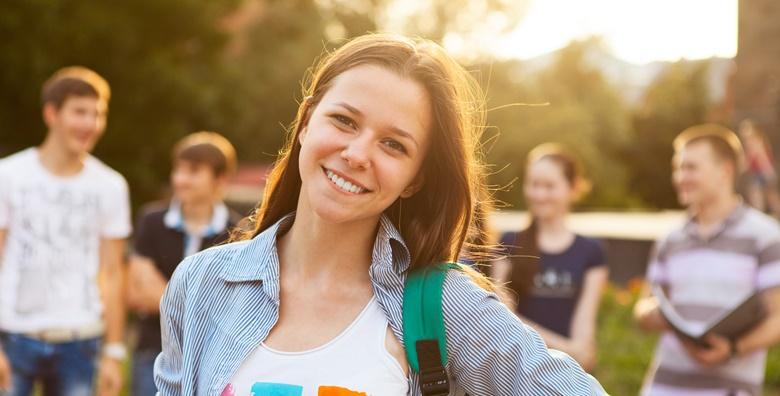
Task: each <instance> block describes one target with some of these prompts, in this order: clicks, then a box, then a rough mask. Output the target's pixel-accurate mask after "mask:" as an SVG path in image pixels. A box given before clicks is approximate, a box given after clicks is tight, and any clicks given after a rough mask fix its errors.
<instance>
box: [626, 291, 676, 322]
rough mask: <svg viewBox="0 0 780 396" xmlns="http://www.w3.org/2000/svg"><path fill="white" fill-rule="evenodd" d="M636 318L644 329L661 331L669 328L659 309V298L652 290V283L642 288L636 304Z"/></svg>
mask: <svg viewBox="0 0 780 396" xmlns="http://www.w3.org/2000/svg"><path fill="white" fill-rule="evenodd" d="M634 319H635V320H636V322H637V323H638V324H639V327H640V328H641V329H642V330H644V331H649V332H660V331H664V330H666V329H668V328H669V324H667V323H666V320H665V319H664V317H663V315H661V310H659V309H658V300H657V299H656V298H655V296H653V294H652V293H651V292H650V285H649V284H645V285H644V287H643V288H642V292H641V294H640V297H639V300H637V302H636V304H635V305H634Z"/></svg>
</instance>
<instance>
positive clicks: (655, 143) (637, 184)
mask: <svg viewBox="0 0 780 396" xmlns="http://www.w3.org/2000/svg"><path fill="white" fill-rule="evenodd" d="M707 70H708V63H707V61H697V62H689V61H679V62H676V63H674V64H671V65H670V66H669V67H668V68H667V69H666V71H664V72H663V73H661V74H660V75H659V76H658V78H656V80H655V81H654V82H653V84H652V85H651V86H650V87H649V88H648V89H647V92H646V93H645V97H644V100H643V103H642V104H641V106H640V107H639V108H637V109H636V110H635V111H634V115H633V117H632V124H633V128H632V130H633V132H632V138H631V144H630V145H628V146H626V148H625V149H624V151H623V161H624V162H625V163H626V165H627V167H628V170H629V173H630V175H631V177H630V179H629V180H630V181H629V188H630V189H631V191H634V192H635V193H636V194H637V195H638V196H639V197H640V198H641V200H642V202H643V203H644V205H645V206H650V207H654V208H677V207H678V204H677V199H676V196H675V193H674V189H673V187H672V184H671V174H672V173H671V172H672V167H671V160H672V154H673V152H674V150H673V148H672V142H673V141H674V138H675V137H676V136H677V135H678V134H679V133H680V132H682V131H683V130H684V129H685V128H688V127H690V126H692V125H696V124H700V123H702V122H705V121H706V119H707V114H708V112H709V109H710V103H709V93H708V88H707V84H706V76H707Z"/></svg>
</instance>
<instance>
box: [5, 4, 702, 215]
mask: <svg viewBox="0 0 780 396" xmlns="http://www.w3.org/2000/svg"><path fill="white" fill-rule="evenodd" d="M466 3H468V4H467V5H466ZM252 4H255V5H257V6H258V7H259V8H258V9H256V10H255V14H252V13H251V12H250V11H251V10H250V8H251V7H250V6H251V5H252ZM457 4H459V5H460V6H453V4H452V3H451V2H441V1H436V2H432V3H428V4H426V5H418V7H417V8H418V10H417V11H418V12H417V13H415V14H413V15H410V16H409V17H408V18H406V19H405V20H404V21H402V22H404V23H402V24H401V25H408V26H404V27H403V29H405V31H406V32H408V33H426V34H427V35H428V37H433V38H435V39H440V40H442V39H444V37H445V36H446V35H447V34H448V33H455V34H466V33H468V32H464V31H463V29H462V27H463V26H464V24H466V25H469V23H467V22H468V21H472V22H474V23H476V22H475V21H479V22H480V23H479V24H478V25H479V26H482V25H490V24H491V23H492V22H491V21H493V20H494V19H492V18H493V17H492V16H495V15H497V13H503V14H502V15H503V18H504V20H503V22H502V23H503V24H504V25H506V26H513V25H514V24H515V23H517V21H518V20H520V19H521V17H522V15H523V13H524V10H525V5H524V4H525V3H524V2H506V1H503V0H485V1H479V2H458V3H457ZM391 5H392V3H391V2H390V1H389V0H364V1H352V0H290V1H271V0H269V1H260V2H250V1H248V0H215V1H209V2H202V1H198V0H170V1H165V2H159V1H153V0H137V1H132V2H119V3H115V2H85V1H78V0H64V1H53V0H25V1H21V0H11V1H6V2H0V37H2V39H0V51H1V52H2V53H3V54H4V60H3V68H2V69H0V84H2V86H3V88H4V89H3V90H2V92H0V122H2V123H3V125H4V126H5V127H4V128H2V129H0V155H5V154H9V153H11V152H14V151H17V150H19V149H21V148H24V147H27V146H30V145H35V144H38V143H39V142H40V141H41V140H42V139H43V136H44V127H43V124H42V122H41V117H40V103H39V99H38V96H39V89H40V86H41V84H42V83H43V81H44V80H45V79H46V78H47V77H48V76H50V75H51V73H52V72H54V71H55V70H56V69H58V68H60V67H62V66H66V65H71V64H82V65H85V66H87V67H91V68H93V69H95V70H96V71H98V72H99V73H100V74H102V75H104V76H105V77H106V78H107V79H108V81H109V82H110V83H111V86H112V89H113V93H114V95H113V98H112V102H111V105H110V109H111V113H110V116H109V126H108V130H107V133H106V135H105V137H104V138H103V139H102V141H101V142H100V143H99V145H98V147H97V149H96V155H97V156H98V157H99V158H101V159H103V160H104V161H105V162H107V163H108V164H109V165H110V166H112V167H114V168H116V169H117V170H119V171H120V172H121V173H123V174H124V175H125V176H126V177H127V179H128V181H129V183H130V186H131V190H132V191H131V192H132V195H133V202H134V205H135V206H137V205H139V204H141V203H143V202H145V201H148V200H150V199H154V198H157V197H159V195H160V190H161V186H164V185H166V184H167V183H166V182H167V179H168V171H169V151H170V148H171V147H172V145H173V143H174V142H175V141H176V140H177V139H179V138H180V137H182V136H184V135H185V134H188V133H191V132H194V131H196V130H204V129H207V130H216V131H218V132H221V133H223V134H224V135H226V136H227V137H228V138H229V139H231V140H232V141H233V142H234V143H235V145H236V147H237V149H238V153H239V158H240V159H241V160H242V161H246V162H270V161H272V160H273V158H274V156H275V154H276V153H277V151H278V150H279V148H280V146H281V142H282V141H283V137H284V135H285V127H286V126H287V125H288V124H289V123H290V121H291V120H292V119H293V117H294V116H295V112H296V109H297V102H298V101H300V100H301V94H300V92H301V90H300V88H301V86H300V85H301V76H303V75H304V74H305V72H306V70H307V69H308V68H309V67H310V66H311V65H312V61H313V60H314V59H315V58H317V57H318V56H319V55H320V54H321V53H322V51H323V50H326V49H331V48H334V47H335V46H336V45H337V44H339V43H340V42H342V40H343V39H345V38H348V37H351V36H354V35H357V34H362V33H364V32H365V31H370V30H380V29H383V28H385V27H387V26H392V23H391V21H389V20H388V12H389V10H390V8H391ZM431 10H433V11H431ZM236 15H238V16H247V15H249V17H248V18H245V20H244V21H243V22H241V23H237V22H235V21H233V22H231V23H232V24H231V23H228V21H229V20H233V19H236V18H234V17H235V16H236ZM431 16H435V18H432V17H431ZM429 17H430V18H429ZM239 19H240V18H239ZM464 21H465V22H464ZM423 22H425V23H423ZM504 25H502V26H504ZM475 26H477V25H475ZM483 27H484V26H483ZM475 28H476V27H475ZM480 29H482V27H480ZM599 45H600V44H599V43H598V41H597V40H587V41H584V42H578V43H573V44H571V45H570V46H568V47H567V48H565V49H563V50H562V51H560V52H559V53H558V54H557V55H556V56H555V58H554V59H552V61H551V62H550V63H549V65H547V66H549V67H546V68H539V67H538V65H537V66H533V65H530V64H528V63H526V62H517V61H497V62H494V63H486V64H481V65H476V66H475V67H474V69H475V72H476V74H477V77H478V79H479V80H480V81H481V82H482V84H483V86H484V87H485V89H486V91H487V99H488V108H489V109H493V110H491V111H490V112H489V118H488V125H491V126H492V127H491V128H490V129H489V130H488V133H487V136H488V137H487V138H486V140H485V144H486V146H487V148H489V149H491V150H490V152H489V156H488V160H489V162H490V163H492V164H494V166H495V168H494V171H495V172H496V173H495V174H494V175H492V177H491V183H492V184H494V185H496V186H508V185H512V186H514V187H515V188H513V189H511V190H509V191H500V192H498V194H497V197H498V198H499V199H501V200H503V201H505V202H508V203H510V204H512V205H514V206H516V207H520V206H521V205H522V196H521V191H520V189H519V188H517V187H518V186H519V185H520V182H521V181H522V174H523V168H524V165H525V164H524V162H525V156H526V154H527V153H528V151H529V150H530V149H531V148H532V147H533V146H535V145H537V144H539V143H543V142H546V141H559V142H561V143H564V144H565V145H567V146H569V147H570V148H571V149H572V150H573V151H575V153H576V154H578V155H579V156H580V157H581V159H582V161H583V163H584V165H585V166H586V169H587V173H588V175H589V176H590V178H591V180H592V181H593V182H594V183H593V184H594V189H593V191H592V193H591V194H590V195H589V196H588V197H586V199H585V200H584V201H583V202H582V205H583V206H584V207H597V206H598V207H624V208H625V207H637V206H651V207H674V206H675V200H674V194H673V192H672V190H671V186H670V183H669V172H670V169H669V159H670V156H671V146H670V144H671V140H672V138H673V136H674V135H676V133H678V132H679V131H680V130H682V129H683V128H685V127H688V126H690V125H693V124H695V123H698V122H700V121H702V120H703V119H704V118H705V115H706V113H707V110H708V106H709V105H708V99H707V90H706V84H705V83H704V77H705V74H706V65H705V64H704V63H689V62H686V63H683V62H681V63H678V64H675V65H673V66H672V67H671V68H670V69H669V70H668V71H667V72H666V73H664V74H662V75H661V77H659V78H658V80H657V81H656V82H655V83H654V84H653V86H652V87H651V88H650V89H649V90H648V91H647V93H646V97H645V98H644V101H643V103H642V104H641V105H640V106H639V107H638V108H637V109H634V108H631V107H629V105H627V104H626V103H625V101H624V100H623V99H622V98H621V96H620V92H619V91H618V89H619V88H617V87H615V86H613V85H612V84H611V83H610V82H609V81H608V80H607V78H606V77H605V76H604V75H603V74H602V72H601V71H600V70H598V69H597V68H596V67H595V66H594V65H593V64H592V62H590V57H591V55H592V53H593V52H594V51H596V50H600V48H599ZM518 103H530V104H542V103H547V105H545V106H512V105H513V104H518ZM507 105H509V106H507ZM515 178H519V179H518V181H517V182H515V183H512V181H513V180H514V179H515Z"/></svg>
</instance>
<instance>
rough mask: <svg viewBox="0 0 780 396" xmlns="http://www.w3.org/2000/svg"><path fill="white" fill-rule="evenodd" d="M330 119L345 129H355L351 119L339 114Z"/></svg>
mask: <svg viewBox="0 0 780 396" xmlns="http://www.w3.org/2000/svg"><path fill="white" fill-rule="evenodd" d="M331 118H333V119H334V120H336V122H337V123H339V124H341V125H343V126H345V127H348V128H352V129H355V127H356V125H355V121H353V120H352V119H351V118H349V117H347V116H343V115H341V114H334V115H332V116H331Z"/></svg>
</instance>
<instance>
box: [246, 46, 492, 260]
mask: <svg viewBox="0 0 780 396" xmlns="http://www.w3.org/2000/svg"><path fill="white" fill-rule="evenodd" d="M366 64H371V65H377V66H381V67H384V68H386V69H388V70H390V71H393V72H395V73H398V75H400V76H402V77H404V78H409V79H412V80H413V81H415V82H417V83H419V84H420V85H421V86H422V87H424V89H425V90H426V91H427V93H428V97H429V98H430V101H431V109H432V112H433V114H432V120H433V124H432V128H433V130H432V131H431V132H432V133H431V136H432V142H433V143H432V144H431V148H430V151H429V152H428V154H427V155H426V158H425V160H424V161H423V164H422V168H421V172H422V180H423V185H422V187H421V189H420V190H419V191H418V192H417V193H416V194H414V195H413V196H411V197H409V198H406V199H403V202H401V199H400V198H399V199H398V200H396V202H394V203H393V204H392V205H391V206H390V207H389V208H387V209H386V210H385V214H386V215H387V216H388V218H389V219H390V220H391V221H392V222H393V223H394V225H395V226H396V227H397V228H398V230H399V231H400V232H401V235H402V236H403V237H404V239H405V242H406V244H407V246H408V248H409V251H410V254H411V267H412V268H416V267H420V266H424V265H430V264H435V263H438V262H442V261H454V260H457V258H458V255H459V252H460V251H461V248H462V246H463V243H464V240H465V239H466V237H467V235H469V232H473V231H472V230H473V224H474V223H475V219H474V208H475V207H476V205H477V204H479V202H477V199H476V198H477V197H487V196H488V195H487V194H485V193H483V190H484V189H485V185H484V182H483V169H482V165H481V156H480V155H478V154H477V148H478V144H477V142H478V141H479V138H480V134H481V132H482V130H483V126H484V120H485V111H484V97H483V96H482V94H481V92H480V90H479V87H478V85H477V84H476V82H475V80H474V79H473V78H472V77H471V76H470V75H469V73H468V72H467V71H465V70H464V69H463V68H462V67H461V66H460V65H458V63H457V62H456V61H455V60H453V59H452V58H451V57H450V56H449V55H447V54H446V53H445V52H444V50H443V49H442V48H441V47H440V46H438V45H437V44H435V43H433V42H430V41H426V40H418V41H413V40H410V39H406V38H403V37H398V36H391V35H383V34H369V35H365V36H361V37H358V38H356V39H354V40H352V41H350V42H348V43H346V44H345V45H344V46H342V47H341V48H339V49H337V50H335V51H334V52H332V53H330V54H326V56H324V57H323V59H322V60H321V61H320V62H318V64H317V65H316V66H315V67H314V69H313V71H312V72H311V78H310V79H309V84H308V86H306V84H304V89H303V97H304V100H303V101H302V103H301V104H300V106H299V108H298V114H297V117H296V118H295V121H294V122H293V123H292V126H291V127H290V129H289V130H288V136H287V141H286V144H285V146H284V148H283V149H282V151H281V152H280V155H279V158H278V159H277V161H276V163H275V165H274V167H273V170H272V171H271V173H270V175H269V177H268V180H267V184H266V190H265V194H264V197H263V202H262V204H261V205H260V207H259V208H258V209H257V210H256V211H255V213H254V214H253V216H252V221H253V223H254V227H253V229H251V230H249V231H246V232H244V233H243V234H241V235H239V236H238V238H237V239H247V238H251V237H254V236H255V235H257V234H258V233H260V232H262V231H263V230H265V229H267V228H268V227H270V226H271V225H273V224H274V223H276V222H277V221H278V220H279V219H280V218H282V217H283V216H285V215H286V214H288V213H290V212H292V211H294V210H295V209H296V205H297V202H298V195H299V193H300V189H301V178H300V174H299V171H298V157H299V155H300V150H301V146H300V144H298V135H299V133H300V132H301V129H302V128H303V127H304V126H305V125H306V124H307V123H308V119H309V117H310V115H311V113H312V111H313V109H314V108H315V107H316V106H317V104H318V103H319V102H320V100H321V99H322V97H323V95H324V94H325V93H326V92H327V90H328V89H329V88H330V87H331V85H332V83H333V81H334V79H335V78H336V77H337V76H339V75H340V74H342V73H344V72H345V71H347V70H349V69H352V68H354V67H357V66H360V65H366Z"/></svg>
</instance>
